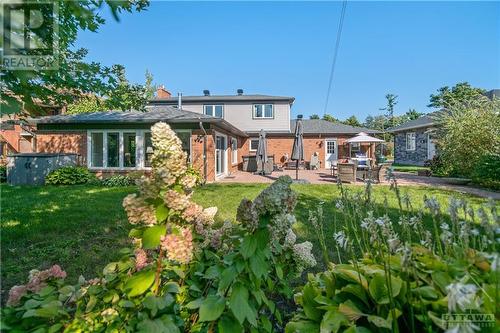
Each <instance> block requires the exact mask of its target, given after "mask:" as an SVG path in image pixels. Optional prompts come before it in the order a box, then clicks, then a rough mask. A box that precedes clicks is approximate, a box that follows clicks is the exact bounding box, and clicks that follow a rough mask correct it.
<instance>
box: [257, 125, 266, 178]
mask: <svg viewBox="0 0 500 333" xmlns="http://www.w3.org/2000/svg"><path fill="white" fill-rule="evenodd" d="M266 162H267V141H266V133H265V132H264V130H263V129H261V130H260V134H259V145H258V146H257V165H258V163H262V170H261V172H260V173H262V174H263V175H265V174H266V172H265V170H264V165H265V163H266Z"/></svg>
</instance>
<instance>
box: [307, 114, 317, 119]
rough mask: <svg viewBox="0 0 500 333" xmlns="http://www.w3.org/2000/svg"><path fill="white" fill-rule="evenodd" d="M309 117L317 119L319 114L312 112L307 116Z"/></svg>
mask: <svg viewBox="0 0 500 333" xmlns="http://www.w3.org/2000/svg"><path fill="white" fill-rule="evenodd" d="M309 119H319V116H318V115H317V114H312V115H310V116H309Z"/></svg>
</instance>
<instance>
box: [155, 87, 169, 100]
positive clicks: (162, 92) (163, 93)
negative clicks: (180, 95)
mask: <svg viewBox="0 0 500 333" xmlns="http://www.w3.org/2000/svg"><path fill="white" fill-rule="evenodd" d="M170 97H172V94H171V93H170V91H168V90H167V89H165V86H164V85H161V86H159V87H158V89H156V98H170Z"/></svg>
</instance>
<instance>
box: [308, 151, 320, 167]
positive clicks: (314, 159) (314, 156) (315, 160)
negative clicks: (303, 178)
mask: <svg viewBox="0 0 500 333" xmlns="http://www.w3.org/2000/svg"><path fill="white" fill-rule="evenodd" d="M319 168H320V161H319V154H318V153H314V154H312V156H311V162H309V170H318V169H319Z"/></svg>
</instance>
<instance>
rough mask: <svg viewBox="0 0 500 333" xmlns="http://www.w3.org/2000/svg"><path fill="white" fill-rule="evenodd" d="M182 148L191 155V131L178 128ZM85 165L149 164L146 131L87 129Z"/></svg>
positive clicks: (125, 166)
mask: <svg viewBox="0 0 500 333" xmlns="http://www.w3.org/2000/svg"><path fill="white" fill-rule="evenodd" d="M176 134H177V135H178V137H179V138H180V139H181V141H182V149H183V150H184V151H185V152H186V153H187V155H188V162H189V160H190V156H191V155H190V154H191V130H178V131H176ZM87 147H88V148H87V166H88V167H89V168H91V169H142V168H150V167H151V158H152V156H153V144H152V140H151V132H150V131H149V130H133V129H132V130H102V131H95V130H91V131H89V132H88V133H87Z"/></svg>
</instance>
